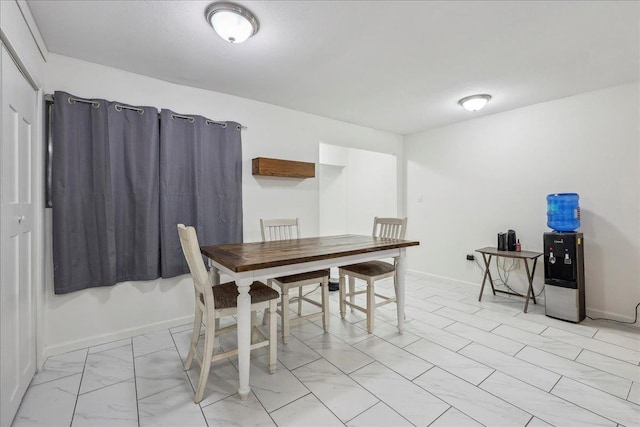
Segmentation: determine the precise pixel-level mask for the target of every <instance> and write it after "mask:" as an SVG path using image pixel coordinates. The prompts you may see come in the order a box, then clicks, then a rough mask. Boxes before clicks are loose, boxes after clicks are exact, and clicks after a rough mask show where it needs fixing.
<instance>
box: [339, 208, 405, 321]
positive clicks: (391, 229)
mask: <svg viewBox="0 0 640 427" xmlns="http://www.w3.org/2000/svg"><path fill="white" fill-rule="evenodd" d="M406 231H407V218H378V217H375V218H374V220H373V237H382V238H389V239H404V235H405V233H406ZM396 263H397V259H394V263H393V264H389V263H388V262H384V261H369V262H362V263H359V264H351V265H343V266H342V267H340V268H339V269H338V271H339V275H340V295H339V297H340V316H341V317H342V318H343V319H344V316H345V314H346V306H347V305H348V306H349V307H351V312H353V310H354V309H356V310H359V311H362V312H363V313H366V314H367V331H368V332H369V333H371V332H372V331H373V321H374V318H375V309H376V307H380V306H381V305H385V304H389V303H392V302H396V297H395V296H393V297H388V296H385V295H380V294H376V293H375V288H374V283H375V282H376V281H378V280H382V279H386V278H387V277H393V287H394V289H396V290H397V288H396V287H397V284H396ZM345 276H349V292H346V289H345ZM355 279H360V280H364V281H366V282H367V289H366V290H359V291H356V290H355ZM363 293H366V294H367V302H366V307H362V306H360V305H357V304H356V302H355V297H356V295H359V294H363ZM347 297H349V301H347ZM376 297H378V298H380V299H382V301H381V302H378V303H376Z"/></svg>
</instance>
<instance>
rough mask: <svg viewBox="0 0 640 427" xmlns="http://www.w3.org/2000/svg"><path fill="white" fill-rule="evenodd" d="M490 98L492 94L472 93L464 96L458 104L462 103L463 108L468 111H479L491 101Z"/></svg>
mask: <svg viewBox="0 0 640 427" xmlns="http://www.w3.org/2000/svg"><path fill="white" fill-rule="evenodd" d="M490 100H491V95H486V94H483V95H471V96H467V97H465V98H462V99H461V100H460V101H458V104H460V105H462V108H464V109H465V110H467V111H478V110H481V109H482V108H483V107H484V106H485V105H487V102H489V101H490Z"/></svg>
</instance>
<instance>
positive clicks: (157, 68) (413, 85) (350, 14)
mask: <svg viewBox="0 0 640 427" xmlns="http://www.w3.org/2000/svg"><path fill="white" fill-rule="evenodd" d="M238 2H239V3H241V4H242V5H244V6H246V7H248V8H249V9H250V10H251V11H253V13H254V14H255V15H256V16H257V18H258V20H259V21H260V30H259V32H258V33H257V34H256V35H255V36H254V37H252V38H251V39H249V40H248V41H247V42H245V43H243V44H239V45H231V44H229V43H227V42H225V41H224V40H222V39H221V38H219V37H218V36H217V35H216V34H215V33H214V31H213V29H212V28H211V27H210V26H209V25H208V23H207V22H206V21H205V19H204V10H205V8H206V6H207V5H208V4H209V3H211V2H209V1H205V2H202V1H35V0H31V1H29V2H28V5H29V7H30V8H31V11H32V12H33V15H34V18H35V20H36V23H37V25H38V27H39V29H40V31H41V33H42V36H43V38H44V40H45V43H46V44H47V47H48V49H49V50H50V51H51V52H55V53H59V54H62V55H67V56H71V57H75V58H80V59H84V60H87V61H91V62H96V63H99V64H104V65H108V66H112V67H116V68H120V69H123V70H128V71H132V72H135V73H139V74H144V75H147V76H152V77H156V78H159V79H162V80H166V81H170V82H175V83H180V84H184V85H189V86H195V87H200V88H205V89H211V90H214V91H217V92H224V93H228V94H232V95H237V96H241V97H245V98H250V99H255V100H259V101H263V102H267V103H270V104H275V105H280V106H283V107H288V108H292V109H295V110H299V111H305V112H309V113H313V114H317V115H320V116H324V117H330V118H334V119H338V120H342V121H345V122H350V123H356V124H359V125H363V126H368V127H372V128H376V129H383V130H388V131H391V132H394V133H398V134H410V133H414V132H417V131H421V130H424V129H428V128H432V127H436V126H441V125H444V124H448V123H453V122H458V121H462V120H468V119H470V118H474V117H478V116H480V115H486V114H492V113H496V112H500V111H505V110H509V109H513V108H518V107H522V106H525V105H530V104H534V103H538V102H541V101H546V100H551V99H557V98H561V97H564V96H569V95H572V94H577V93H581V92H586V91H590V90H593V89H598V88H603V87H607V86H612V85H616V84H620V83H626V82H631V81H636V80H638V79H639V66H640V62H639V57H640V47H639V46H640V41H639V40H640V33H639V27H640V3H638V2H636V1H633V2H620V1H604V2H596V1H581V2H579V1H569V2H560V1H549V2H547V1H538V2H534V1H476V2H471V1H463V2H457V1H455V2H454V1H441V2H437V1H430V2H426V1H425V2H419V1H407V2H405V1H295V2H294V1H259V2H254V1H238ZM476 93H489V94H491V95H493V97H494V99H493V100H492V101H491V102H490V103H489V105H488V106H487V107H486V108H485V109H484V110H482V111H481V112H478V113H469V112H467V111H465V110H463V109H462V108H461V107H460V106H458V105H457V100H458V99H460V98H462V97H464V96H467V95H471V94H476ZM633 96H637V94H633Z"/></svg>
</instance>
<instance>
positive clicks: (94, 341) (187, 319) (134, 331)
mask: <svg viewBox="0 0 640 427" xmlns="http://www.w3.org/2000/svg"><path fill="white" fill-rule="evenodd" d="M187 323H193V315H190V316H184V317H178V318H175V319H170V320H164V321H162V322H156V323H150V324H147V325H142V326H137V327H135V328H129V329H123V330H120V331H115V332H110V333H107V334H102V335H97V336H93V337H88V338H84V339H80V340H75V341H67V342H64V343H61V344H56V345H52V346H46V347H45V348H44V351H43V356H42V360H43V362H44V361H46V360H47V357H50V356H56V355H58V354H63V353H68V352H70V351H74V350H80V349H83V348H87V347H93V346H96V345H100V344H106V343H110V342H113V341H118V340H122V339H125V338H131V337H135V336H137V335H142V334H146V333H147V332H152V331H157V330H162V329H168V328H173V327H176V326H181V325H185V324H187Z"/></svg>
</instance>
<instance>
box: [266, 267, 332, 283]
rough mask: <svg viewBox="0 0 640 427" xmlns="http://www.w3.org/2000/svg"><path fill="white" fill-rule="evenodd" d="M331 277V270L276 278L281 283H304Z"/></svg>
mask: <svg viewBox="0 0 640 427" xmlns="http://www.w3.org/2000/svg"><path fill="white" fill-rule="evenodd" d="M325 276H326V277H329V269H326V270H316V271H307V272H306V273H300V274H292V275H290V276H282V277H276V278H275V280H277V281H278V282H280V283H294V282H302V281H303V280H311V279H321V278H323V277H325Z"/></svg>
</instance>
